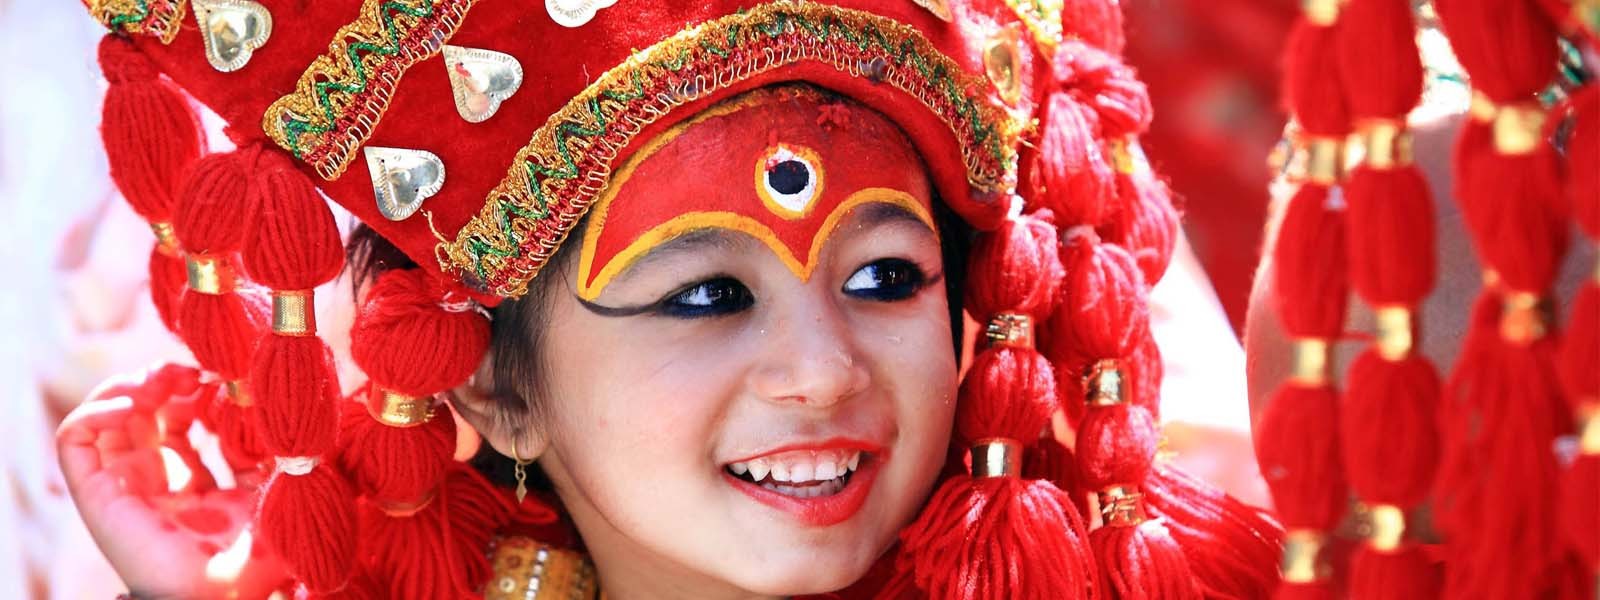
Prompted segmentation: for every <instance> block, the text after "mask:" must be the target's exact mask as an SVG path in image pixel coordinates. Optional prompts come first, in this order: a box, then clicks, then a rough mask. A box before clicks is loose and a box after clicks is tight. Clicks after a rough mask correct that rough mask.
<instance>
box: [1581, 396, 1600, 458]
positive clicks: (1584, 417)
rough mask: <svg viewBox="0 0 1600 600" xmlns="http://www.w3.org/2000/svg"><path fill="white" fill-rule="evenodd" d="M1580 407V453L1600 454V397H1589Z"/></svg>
mask: <svg viewBox="0 0 1600 600" xmlns="http://www.w3.org/2000/svg"><path fill="white" fill-rule="evenodd" d="M1579 406H1580V408H1578V453H1579V454H1590V455H1600V398H1589V399H1588V401H1587V402H1583V403H1582V404H1580V405H1579Z"/></svg>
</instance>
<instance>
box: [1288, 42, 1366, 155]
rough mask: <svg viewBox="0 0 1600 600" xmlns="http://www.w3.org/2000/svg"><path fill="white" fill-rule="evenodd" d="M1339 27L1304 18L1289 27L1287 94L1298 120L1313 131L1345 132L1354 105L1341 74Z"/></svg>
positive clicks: (1319, 132)
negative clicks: (1351, 107)
mask: <svg viewBox="0 0 1600 600" xmlns="http://www.w3.org/2000/svg"><path fill="white" fill-rule="evenodd" d="M1338 39H1339V36H1338V33H1337V27H1324V26H1321V25H1316V24H1314V23H1312V22H1310V21H1308V20H1306V19H1301V20H1300V21H1299V22H1297V23H1295V25H1294V27H1293V28H1292V29H1290V30H1289V39H1288V41H1287V43H1286V47H1285V49H1284V54H1285V57H1284V72H1283V98H1284V100H1285V101H1286V102H1287V103H1288V107H1289V112H1290V113H1293V114H1294V116H1295V121H1296V122H1298V123H1299V124H1300V127H1301V128H1302V129H1304V130H1305V132H1306V133H1307V134H1309V135H1314V136H1341V137H1342V136H1344V134H1345V133H1348V132H1349V130H1350V109H1349V107H1348V106H1347V105H1346V104H1345V93H1344V90H1345V86H1344V83H1343V82H1342V81H1341V79H1340V76H1339V56H1338V53H1337V51H1336V48H1337V44H1338Z"/></svg>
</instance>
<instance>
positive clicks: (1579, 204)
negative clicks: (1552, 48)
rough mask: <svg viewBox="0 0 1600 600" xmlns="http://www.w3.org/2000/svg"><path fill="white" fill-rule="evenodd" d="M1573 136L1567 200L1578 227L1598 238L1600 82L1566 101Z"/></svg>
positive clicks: (1569, 143)
mask: <svg viewBox="0 0 1600 600" xmlns="http://www.w3.org/2000/svg"><path fill="white" fill-rule="evenodd" d="M1567 103H1568V105H1569V106H1570V107H1571V109H1572V112H1571V119H1572V135H1571V137H1569V138H1567V146H1566V157H1567V173H1566V174H1567V202H1568V204H1570V205H1571V207H1572V217H1573V219H1574V220H1576V221H1577V222H1578V228H1579V229H1582V230H1583V233H1584V235H1586V236H1588V238H1589V239H1590V240H1600V169H1596V168H1594V166H1595V165H1600V85H1597V84H1595V83H1590V84H1588V85H1585V86H1583V87H1582V88H1580V89H1579V90H1578V91H1577V92H1576V93H1574V94H1573V95H1572V97H1571V98H1570V99H1568V100H1567Z"/></svg>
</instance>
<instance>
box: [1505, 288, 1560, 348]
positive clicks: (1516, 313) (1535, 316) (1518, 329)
mask: <svg viewBox="0 0 1600 600" xmlns="http://www.w3.org/2000/svg"><path fill="white" fill-rule="evenodd" d="M1502 301H1503V302H1504V304H1503V305H1502V310H1501V313H1500V339H1503V340H1505V341H1507V342H1511V343H1513V344H1517V345H1527V344H1530V343H1533V342H1534V341H1535V340H1538V339H1540V338H1542V337H1544V335H1545V333H1547V332H1548V328H1547V327H1546V325H1545V324H1546V323H1547V322H1548V320H1547V319H1546V318H1545V311H1546V310H1548V308H1549V307H1548V306H1547V305H1546V303H1545V302H1544V299H1543V298H1541V297H1540V296H1539V295H1538V294H1535V293H1533V292H1517V291H1510V292H1506V294H1505V296H1504V298H1503V300H1502Z"/></svg>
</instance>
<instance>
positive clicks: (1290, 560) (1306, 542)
mask: <svg viewBox="0 0 1600 600" xmlns="http://www.w3.org/2000/svg"><path fill="white" fill-rule="evenodd" d="M1323 539H1324V538H1323V535H1322V533H1320V532H1317V531H1312V530H1309V529H1291V530H1289V531H1286V532H1284V534H1283V564H1282V565H1280V566H1279V568H1280V569H1281V572H1282V574H1283V581H1284V583H1315V582H1316V581H1317V580H1318V579H1321V573H1320V571H1321V569H1320V568H1319V566H1318V564H1317V555H1318V554H1321V553H1322V544H1323Z"/></svg>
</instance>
